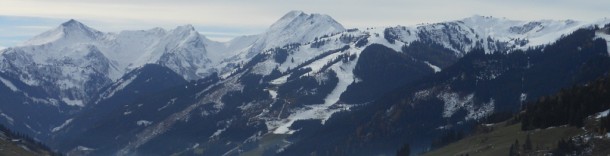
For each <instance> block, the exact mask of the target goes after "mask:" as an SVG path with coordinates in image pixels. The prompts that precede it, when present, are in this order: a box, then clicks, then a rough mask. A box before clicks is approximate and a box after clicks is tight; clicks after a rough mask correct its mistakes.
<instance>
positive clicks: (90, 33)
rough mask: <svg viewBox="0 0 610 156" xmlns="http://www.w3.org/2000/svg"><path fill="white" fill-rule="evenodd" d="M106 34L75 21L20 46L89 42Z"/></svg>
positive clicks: (63, 24) (70, 21)
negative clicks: (63, 41) (61, 42)
mask: <svg viewBox="0 0 610 156" xmlns="http://www.w3.org/2000/svg"><path fill="white" fill-rule="evenodd" d="M103 35H104V33H102V32H100V31H98V30H95V29H93V28H91V27H88V26H86V25H84V24H83V23H81V22H78V21H76V20H74V19H70V20H68V21H67V22H64V23H62V24H61V25H59V26H58V27H56V28H55V29H52V30H49V31H47V32H44V33H42V34H40V35H38V36H35V37H34V38H32V39H30V40H28V41H26V42H24V43H22V44H20V46H28V45H43V44H47V43H51V42H56V41H60V40H66V41H67V42H75V41H77V42H78V41H89V40H92V39H96V38H98V37H101V36H103Z"/></svg>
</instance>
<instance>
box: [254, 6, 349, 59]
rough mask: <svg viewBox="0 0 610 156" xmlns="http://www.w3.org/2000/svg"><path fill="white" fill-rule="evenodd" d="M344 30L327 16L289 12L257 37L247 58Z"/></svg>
mask: <svg viewBox="0 0 610 156" xmlns="http://www.w3.org/2000/svg"><path fill="white" fill-rule="evenodd" d="M344 30H345V28H344V27H343V25H341V24H340V23H339V22H337V21H336V20H334V19H333V18H332V17H330V16H328V15H322V14H307V13H304V12H302V11H290V12H288V13H287V14H286V15H284V16H282V18H280V19H279V20H278V21H276V22H275V23H273V24H272V25H271V26H270V27H269V29H267V31H266V32H265V33H263V34H262V35H261V36H260V37H259V39H258V40H257V41H256V42H255V43H254V44H253V46H252V48H251V49H250V51H249V53H248V56H253V54H256V53H258V52H261V51H264V50H267V49H270V48H274V47H279V46H284V45H286V44H291V43H305V42H309V41H313V40H314V39H315V38H316V37H320V36H323V35H330V34H332V33H337V32H341V31H344Z"/></svg>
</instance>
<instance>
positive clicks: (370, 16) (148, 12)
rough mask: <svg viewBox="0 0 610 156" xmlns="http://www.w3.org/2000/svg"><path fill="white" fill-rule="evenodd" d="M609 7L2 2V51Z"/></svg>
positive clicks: (525, 0)
mask: <svg viewBox="0 0 610 156" xmlns="http://www.w3.org/2000/svg"><path fill="white" fill-rule="evenodd" d="M609 6H610V1H609V0H511V1H506V0H460V1H455V0H427V1H414V0H256V1H252V0H231V1H229V0H130V1H126V0H52V1H51V0H0V47H2V46H4V47H6V46H13V45H15V44H17V43H19V42H22V41H24V40H27V39H28V38H30V37H32V36H34V35H36V34H39V33H41V32H44V31H45V30H49V29H52V28H54V27H56V26H57V25H59V24H61V23H62V22H64V21H67V20H68V19H77V20H79V21H81V22H83V23H85V24H86V25H89V26H91V27H93V28H95V29H98V30H100V31H104V32H118V31H120V30H126V29H128V30H137V29H150V28H153V27H163V28H166V29H171V28H174V27H176V26H178V25H184V24H192V25H194V26H195V28H196V29H197V30H198V31H200V32H201V33H202V34H204V35H206V36H208V37H209V38H212V39H216V40H228V39H230V38H232V37H235V36H238V35H249V34H257V33H261V32H263V31H264V30H265V29H266V28H267V27H268V26H269V25H271V24H272V23H273V22H274V21H275V20H277V19H279V18H280V17H281V16H283V15H284V14H285V13H286V12H288V11H290V10H303V11H305V12H307V13H322V14H328V15H330V16H332V17H333V18H335V19H336V20H337V21H339V22H340V23H342V24H343V25H344V26H345V27H348V28H353V27H357V28H362V27H371V26H395V25H414V24H418V23H431V22H441V21H447V20H457V19H461V18H465V17H469V16H472V15H475V14H478V15H485V16H494V17H506V18H509V19H517V20H535V19H574V20H584V21H592V20H597V19H601V18H604V17H608V16H610V9H608V7H609Z"/></svg>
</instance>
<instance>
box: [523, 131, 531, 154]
mask: <svg viewBox="0 0 610 156" xmlns="http://www.w3.org/2000/svg"><path fill="white" fill-rule="evenodd" d="M532 149H533V145H532V139H531V138H530V134H527V136H526V137H525V143H523V151H531V150H532Z"/></svg>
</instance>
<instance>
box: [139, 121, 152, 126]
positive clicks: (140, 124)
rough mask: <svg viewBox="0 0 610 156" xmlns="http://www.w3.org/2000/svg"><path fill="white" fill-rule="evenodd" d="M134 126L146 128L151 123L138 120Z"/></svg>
mask: <svg viewBox="0 0 610 156" xmlns="http://www.w3.org/2000/svg"><path fill="white" fill-rule="evenodd" d="M136 124H137V125H138V126H145V127H146V126H148V125H151V124H152V121H148V120H138V121H136Z"/></svg>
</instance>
